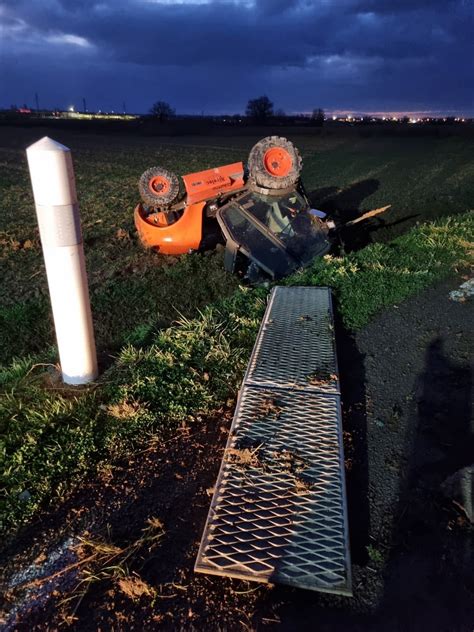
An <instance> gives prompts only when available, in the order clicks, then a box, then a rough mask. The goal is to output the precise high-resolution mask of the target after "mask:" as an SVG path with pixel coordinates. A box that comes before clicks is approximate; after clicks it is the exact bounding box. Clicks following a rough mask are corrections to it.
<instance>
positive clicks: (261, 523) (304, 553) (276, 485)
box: [195, 287, 352, 595]
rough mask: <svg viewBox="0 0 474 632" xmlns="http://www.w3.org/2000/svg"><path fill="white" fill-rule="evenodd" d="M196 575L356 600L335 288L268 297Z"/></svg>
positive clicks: (285, 290) (283, 290)
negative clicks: (224, 577) (296, 589)
mask: <svg viewBox="0 0 474 632" xmlns="http://www.w3.org/2000/svg"><path fill="white" fill-rule="evenodd" d="M195 570H196V571H198V572H203V573H210V574H214V575H223V576H228V577H236V578H240V579H246V580H253V581H260V582H271V583H282V584H287V585H290V586H296V587H300V588H306V589H311V590H318V591H324V592H331V593H338V594H344V595H351V594H352V593H351V571H350V554H349V534H348V525H347V508H346V492H345V480H344V454H343V445H342V428H341V402H340V390H339V376H338V370H337V359H336V352H335V343H334V326H333V314H332V304H331V295H330V291H329V289H328V288H315V287H276V288H274V289H273V291H272V293H271V295H270V300H269V303H268V307H267V310H266V312H265V316H264V318H263V322H262V325H261V327H260V331H259V334H258V336H257V341H256V343H255V346H254V349H253V352H252V356H251V359H250V362H249V365H248V368H247V372H246V374H245V377H244V381H243V385H242V389H241V391H240V394H239V398H238V401H237V407H236V410H235V415H234V419H233V422H232V427H231V430H230V435H229V440H228V443H227V447H226V450H225V453H224V457H223V460H222V465H221V469H220V472H219V477H218V480H217V484H216V488H215V492H214V496H213V499H212V502H211V507H210V510H209V515H208V518H207V522H206V526H205V528H204V534H203V537H202V541H201V545H200V548H199V553H198V557H197V561H196V565H195Z"/></svg>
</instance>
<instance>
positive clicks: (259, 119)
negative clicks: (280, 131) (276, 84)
mask: <svg viewBox="0 0 474 632" xmlns="http://www.w3.org/2000/svg"><path fill="white" fill-rule="evenodd" d="M150 114H151V116H152V117H154V118H157V119H158V120H159V121H160V123H162V122H164V121H167V120H168V119H170V118H172V117H173V116H176V111H175V110H174V109H173V108H172V107H171V105H170V104H169V103H167V102H166V101H157V102H156V103H154V104H153V105H152V107H151V109H150ZM245 116H246V117H247V118H248V119H250V120H252V121H254V122H255V123H258V124H265V123H267V122H268V121H270V120H271V119H275V118H277V119H283V118H286V114H285V112H284V111H283V110H282V109H281V108H280V109H278V110H276V111H275V110H274V104H273V102H272V101H271V100H270V99H269V98H268V97H267V95H265V94H264V95H262V96H260V97H256V98H255V99H249V101H248V103H247V107H246V110H245ZM311 122H312V124H313V125H315V126H317V127H322V125H324V110H322V109H321V108H317V109H315V110H313V113H312V115H311Z"/></svg>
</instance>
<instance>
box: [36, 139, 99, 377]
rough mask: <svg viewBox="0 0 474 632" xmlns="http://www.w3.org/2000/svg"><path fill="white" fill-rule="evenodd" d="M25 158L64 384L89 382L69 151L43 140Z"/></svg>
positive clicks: (86, 306)
mask: <svg viewBox="0 0 474 632" xmlns="http://www.w3.org/2000/svg"><path fill="white" fill-rule="evenodd" d="M26 155H27V158H28V167H29V170H30V177H31V184H32V188H33V195H34V198H35V206H36V215H37V218H38V225H39V231H40V237H41V244H42V247H43V256H44V261H45V267H46V275H47V278H48V287H49V294H50V299H51V307H52V311H53V318H54V326H55V330H56V339H57V342H58V350H59V359H60V363H61V372H62V376H63V380H64V382H65V383H66V384H73V385H78V384H87V383H88V382H91V381H92V380H94V379H95V378H96V377H97V375H98V369H97V355H96V348H95V340H94V329H93V325H92V315H91V308H90V301H89V288H88V283H87V272H86V266H85V260H84V248H83V243H82V233H81V223H80V217H79V208H78V204H77V194H76V184H75V180H74V171H73V166H72V157H71V152H70V150H69V149H68V148H67V147H65V146H64V145H61V144H60V143H57V142H55V141H54V140H52V139H51V138H48V137H47V136H45V137H44V138H42V139H41V140H39V141H38V142H37V143H34V144H33V145H30V146H29V147H28V148H27V150H26Z"/></svg>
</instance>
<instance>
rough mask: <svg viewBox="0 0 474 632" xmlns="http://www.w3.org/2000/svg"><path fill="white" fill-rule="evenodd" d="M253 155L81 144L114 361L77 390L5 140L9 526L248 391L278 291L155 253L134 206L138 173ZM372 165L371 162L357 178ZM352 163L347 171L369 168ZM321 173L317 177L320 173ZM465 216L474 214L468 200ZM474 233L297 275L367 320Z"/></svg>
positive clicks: (432, 231)
mask: <svg viewBox="0 0 474 632" xmlns="http://www.w3.org/2000/svg"><path fill="white" fill-rule="evenodd" d="M59 140H61V139H59ZM364 142H365V141H364ZM336 149H337V151H339V152H342V151H343V149H341V148H340V147H338V148H336ZM336 149H334V148H330V149H328V150H327V153H328V154H329V153H330V152H331V151H336ZM239 152H240V153H242V152H241V150H236V149H235V150H234V149H226V150H223V149H216V148H212V147H210V148H203V149H201V150H199V153H198V155H196V153H193V152H190V151H189V150H186V148H183V147H174V148H171V147H168V148H166V147H162V148H161V149H160V153H161V155H160V156H155V155H153V154H155V153H157V152H155V151H147V152H144V151H143V150H140V151H139V150H130V151H128V152H127V153H125V152H123V151H118V150H115V149H114V150H112V149H103V150H97V151H94V152H90V151H89V150H80V151H78V152H77V159H76V172H77V178H78V189H79V195H80V199H81V210H82V217H83V223H84V235H85V245H86V254H87V265H88V270H89V277H90V286H91V298H92V308H93V314H94V319H95V327H96V334H97V342H98V349H99V352H100V353H101V354H105V353H106V354H108V355H109V368H108V369H107V370H105V371H104V372H103V374H102V375H101V378H100V380H99V381H98V382H97V383H96V384H94V385H92V386H91V387H88V388H84V389H76V390H73V389H68V388H65V387H64V385H62V384H61V383H60V382H58V381H57V380H56V379H55V370H54V367H53V366H49V367H48V366H47V365H48V364H54V362H55V361H56V352H55V349H54V346H53V343H54V337H53V332H52V328H51V323H50V320H49V306H48V299H47V290H46V285H45V279H44V274H43V271H42V267H41V266H42V263H41V251H40V247H39V243H38V238H37V234H36V232H35V227H34V226H35V223H34V222H32V221H31V209H32V200H31V196H30V193H29V191H28V184H27V180H26V171H25V165H24V162H20V164H18V161H17V158H18V152H17V153H16V154H15V152H13V153H12V152H11V151H10V150H8V151H6V150H3V153H2V150H1V148H0V159H3V160H4V162H5V164H6V165H7V168H6V169H5V170H4V171H2V176H1V177H2V181H1V183H0V185H1V188H2V193H3V198H2V219H1V222H2V223H1V225H0V247H1V248H2V251H1V258H0V273H1V274H2V276H3V279H2V290H1V294H0V329H1V331H2V342H3V345H2V350H1V354H2V355H1V361H2V362H3V364H4V366H3V369H1V370H0V387H1V389H2V396H1V399H0V490H1V494H2V496H1V497H0V523H1V527H2V528H3V529H4V530H5V531H6V532H10V533H13V532H14V531H15V529H16V528H17V527H18V526H20V525H21V524H24V523H25V522H27V521H28V520H29V519H31V518H32V516H34V515H35V514H36V513H37V512H38V510H39V509H40V507H41V506H43V505H44V504H45V503H50V504H52V505H54V503H56V502H58V501H59V500H60V499H63V498H64V497H65V496H66V495H67V494H68V493H69V492H70V491H71V489H73V488H74V486H75V485H78V484H79V483H80V481H81V480H82V479H83V478H84V476H86V475H87V474H88V473H90V472H93V471H94V470H95V469H97V468H101V467H106V466H107V464H110V463H111V462H113V461H115V460H116V459H118V458H120V457H121V456H123V455H125V454H126V453H127V451H129V450H131V449H134V447H136V446H137V445H139V444H143V442H146V441H149V440H150V439H153V440H154V441H158V442H159V441H161V440H163V439H164V437H166V436H167V435H168V434H169V433H172V432H173V430H175V429H176V427H177V426H178V425H182V424H183V423H184V424H189V423H195V422H198V421H199V419H200V418H201V417H202V416H205V415H208V414H209V413H211V412H213V411H215V410H217V409H219V407H221V406H222V405H223V403H225V401H226V399H227V398H228V397H231V396H233V395H234V394H235V392H236V389H237V388H238V385H239V383H240V380H241V377H242V374H243V371H244V368H245V366H246V363H247V360H248V356H249V353H250V351H251V349H252V346H253V342H254V339H255V335H256V332H257V329H258V326H259V322H260V319H261V316H262V314H263V311H264V308H265V298H266V293H267V292H266V290H262V289H259V290H250V289H248V288H247V289H246V288H240V287H238V284H237V282H236V280H235V279H234V278H232V277H230V276H229V275H226V274H225V273H224V271H223V269H222V258H221V255H219V254H212V255H210V256H204V255H192V256H185V257H182V258H180V259H175V258H164V257H159V256H157V255H155V254H153V253H150V252H144V251H143V250H142V249H141V248H140V246H139V244H138V243H137V240H136V238H135V236H134V231H133V226H132V220H131V209H132V208H133V204H134V202H135V199H136V194H135V181H136V177H137V174H139V173H140V172H141V171H142V170H144V169H145V168H146V167H147V166H149V164H153V162H162V163H163V164H165V165H166V166H168V167H170V168H175V169H176V170H179V171H181V172H184V171H187V170H193V169H199V168H204V167H206V166H210V165H212V164H217V163H219V162H220V161H225V160H236V159H239V157H241V158H243V157H244V156H240V153H239ZM306 152H307V155H306V157H307V163H306V164H307V165H308V164H309V167H308V168H309V169H311V168H312V167H311V165H312V164H313V163H312V162H311V160H314V161H316V162H317V161H318V160H319V159H320V158H319V156H318V155H317V152H316V153H315V152H314V151H313V150H310V149H307V150H306ZM311 152H313V153H311ZM341 156H342V154H340V155H339V158H338V160H340V159H341ZM466 160H467V159H466ZM336 163H337V161H336ZM336 163H334V164H336ZM369 163H370V160H369ZM370 164H371V163H370ZM370 164H369V165H367V164H362V167H361V171H359V177H364V176H363V173H362V171H363V170H365V169H369V171H370V169H371V168H372V167H371V166H370ZM351 169H352V170H353V173H352V172H351V173H350V177H349V175H348V176H347V177H348V178H349V179H350V178H355V177H357V173H356V168H355V167H352V166H351ZM334 173H336V172H334ZM12 174H13V175H12ZM311 177H313V181H312V182H313V185H311V184H310V186H314V183H315V180H317V179H318V178H322V176H321V175H320V174H319V175H316V176H315V175H314V174H313V176H311V173H309V174H308V178H307V179H309V180H310V182H311ZM333 177H335V176H334V175H333ZM344 177H345V176H344ZM328 180H329V181H331V179H330V178H329V177H328ZM19 181H20V182H21V184H18V182H19ZM348 181H349V180H347V182H348ZM340 182H341V187H342V188H344V186H345V185H344V182H345V180H344V179H341V181H340ZM384 202H388V203H389V202H393V200H392V199H388V200H387V199H386V198H385V199H384ZM466 208H468V207H466ZM457 210H465V201H464V200H462V201H461V203H460V207H459V208H458V209H457ZM472 235H473V218H472V215H470V214H467V213H464V214H459V215H456V216H454V217H450V218H443V219H441V220H439V221H437V222H435V223H430V224H427V225H421V226H418V227H416V228H414V229H412V230H411V231H409V232H408V233H406V234H405V235H402V236H400V237H398V238H397V239H395V240H393V241H391V242H390V243H382V242H379V243H374V244H371V245H369V246H368V247H366V248H364V249H363V250H360V251H358V252H353V253H350V254H347V255H345V256H341V257H325V258H324V259H319V260H316V261H314V262H313V264H312V266H310V267H309V268H307V269H306V270H304V271H303V272H301V273H298V274H296V275H294V276H293V277H291V278H289V279H287V280H286V281H285V282H286V283H288V284H298V285H300V284H301V285H329V286H330V287H332V288H333V291H334V295H335V298H336V301H337V305H338V309H339V311H340V314H341V316H342V319H343V321H344V323H345V326H346V327H348V328H349V329H355V328H358V327H362V326H363V325H364V324H365V323H367V322H368V320H369V319H370V318H371V317H372V316H373V315H374V314H375V313H376V312H377V311H379V310H380V309H383V308H384V307H387V306H389V305H393V304H395V303H397V302H399V301H402V300H403V299H404V298H406V297H407V296H409V295H410V294H413V293H414V292H417V291H419V290H420V289H422V288H424V287H426V286H428V285H429V284H431V283H432V282H434V281H435V280H437V279H440V278H442V277H443V276H445V275H446V274H449V273H450V271H452V270H453V269H454V268H455V267H456V266H462V265H464V264H465V263H466V261H467V260H468V259H469V249H470V247H471V246H470V245H469V242H470V241H471V240H472ZM176 321H177V322H176ZM110 355H112V356H113V358H110Z"/></svg>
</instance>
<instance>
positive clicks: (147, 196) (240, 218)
mask: <svg viewBox="0 0 474 632" xmlns="http://www.w3.org/2000/svg"><path fill="white" fill-rule="evenodd" d="M301 167H302V161H301V157H300V155H299V153H298V150H297V149H296V147H294V145H293V144H292V143H291V142H290V141H289V140H287V139H286V138H282V137H278V136H269V137H267V138H264V139H262V140H261V141H259V142H258V143H257V144H256V145H255V146H254V147H253V148H252V150H251V151H250V154H249V159H248V162H247V165H244V163H242V162H236V163H233V164H229V165H224V166H221V167H216V168H214V169H208V170H206V171H200V172H198V173H191V174H187V175H185V176H183V177H182V179H180V178H178V177H177V176H176V175H175V174H174V173H172V172H170V171H168V170H166V169H163V168H161V167H152V168H151V169H148V170H147V171H145V173H144V174H143V175H142V176H141V178H140V180H139V191H140V196H141V200H142V201H141V203H139V204H138V206H137V207H136V208H135V225H136V228H137V230H138V234H139V236H140V239H141V241H142V243H143V244H144V245H145V246H146V247H149V248H154V249H156V250H158V251H159V252H160V253H163V254H167V255H180V254H184V253H187V252H192V251H194V250H198V249H199V248H200V247H202V244H203V242H204V241H205V237H206V236H205V235H204V234H203V226H205V225H207V224H206V222H205V220H206V218H215V219H216V220H217V222H218V224H219V227H220V229H221V232H222V234H223V236H224V239H225V242H226V254H225V266H226V268H227V269H228V270H229V271H231V272H236V271H243V272H244V273H245V274H246V277H247V278H249V279H250V280H252V277H256V276H258V275H261V274H263V275H265V276H269V277H270V278H280V277H282V276H284V275H286V274H288V273H290V272H291V271H293V270H295V269H297V268H299V267H303V266H304V265H306V264H307V263H309V261H310V260H312V259H313V258H314V257H315V256H318V255H322V254H324V253H325V252H327V251H328V249H329V247H330V239H329V238H328V235H329V232H330V230H331V229H332V228H333V227H334V225H333V224H332V223H331V222H330V221H325V219H324V217H323V215H324V214H321V213H319V212H317V211H315V210H314V209H311V208H310V204H309V200H308V197H307V195H306V192H305V190H304V187H303V184H302V182H301V178H300V172H301Z"/></svg>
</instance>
